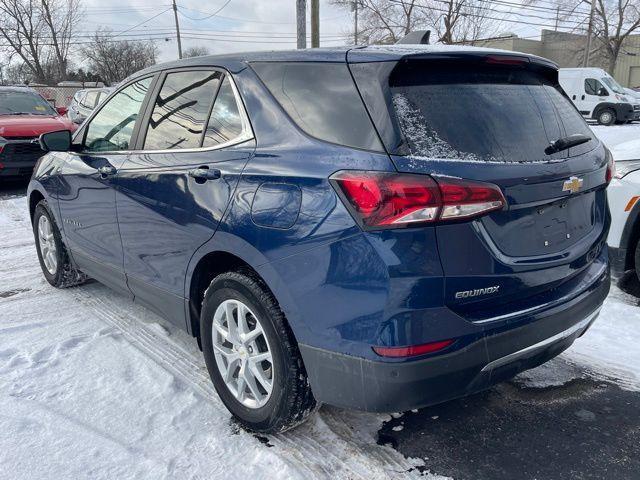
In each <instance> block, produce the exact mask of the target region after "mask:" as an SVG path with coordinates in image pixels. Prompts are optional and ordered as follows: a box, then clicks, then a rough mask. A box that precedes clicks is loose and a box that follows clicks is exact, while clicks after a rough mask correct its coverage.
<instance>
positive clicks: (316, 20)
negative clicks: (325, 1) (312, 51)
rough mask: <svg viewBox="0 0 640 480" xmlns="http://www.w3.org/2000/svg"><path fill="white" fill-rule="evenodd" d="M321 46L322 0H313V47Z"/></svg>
mask: <svg viewBox="0 0 640 480" xmlns="http://www.w3.org/2000/svg"><path fill="white" fill-rule="evenodd" d="M318 47H320V0H311V48H318Z"/></svg>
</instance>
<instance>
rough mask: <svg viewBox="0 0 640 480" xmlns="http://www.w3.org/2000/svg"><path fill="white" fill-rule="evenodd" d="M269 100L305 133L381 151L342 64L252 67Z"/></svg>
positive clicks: (258, 64)
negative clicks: (280, 108)
mask: <svg viewBox="0 0 640 480" xmlns="http://www.w3.org/2000/svg"><path fill="white" fill-rule="evenodd" d="M251 66H252V67H253V69H254V70H255V71H256V72H257V73H258V76H259V77H260V79H261V80H262V81H263V82H264V83H265V85H266V86H267V88H268V89H269V90H270V91H271V93H272V94H273V96H274V97H275V98H276V100H278V102H279V103H280V105H281V106H282V108H284V110H285V111H286V112H287V114H288V115H289V116H290V117H291V119H292V120H293V121H294V122H295V123H296V124H297V125H298V126H299V127H300V128H301V129H302V130H304V131H305V132H306V133H308V134H309V135H311V136H313V137H316V138H318V139H320V140H325V141H327V142H331V143H337V144H339V145H346V146H349V147H356V148H362V149H365V150H374V151H382V150H383V148H382V145H381V144H380V140H379V138H378V136H377V133H376V131H375V129H374V127H373V125H372V123H371V121H370V120H369V117H368V115H367V112H366V109H365V107H364V105H363V103H362V100H361V98H360V95H359V94H358V91H357V89H356V86H355V84H354V82H353V79H352V78H351V74H350V73H349V68H348V67H347V65H346V64H343V63H324V62H321V63H302V62H299V63H253V64H252V65H251Z"/></svg>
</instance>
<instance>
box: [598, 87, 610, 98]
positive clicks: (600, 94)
mask: <svg viewBox="0 0 640 480" xmlns="http://www.w3.org/2000/svg"><path fill="white" fill-rule="evenodd" d="M598 96H599V97H607V96H609V92H607V91H606V90H605V89H604V88H601V89H600V90H598Z"/></svg>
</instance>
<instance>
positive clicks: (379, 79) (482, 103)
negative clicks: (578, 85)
mask: <svg viewBox="0 0 640 480" xmlns="http://www.w3.org/2000/svg"><path fill="white" fill-rule="evenodd" d="M349 60H350V68H351V70H352V73H353V75H354V78H355V80H356V83H357V84H358V87H359V88H360V91H361V94H362V96H363V99H364V101H365V104H366V105H367V107H368V109H369V113H370V114H371V117H372V119H373V120H374V122H375V123H376V127H377V129H378V131H379V133H380V136H381V138H382V139H383V141H384V143H385V145H386V148H387V150H388V152H389V154H390V156H391V158H392V160H393V162H394V164H395V166H396V168H397V169H398V171H400V172H405V173H419V174H428V175H432V176H435V177H457V178H462V179H467V180H474V181H481V182H488V183H491V184H494V185H497V186H498V187H499V188H500V189H501V190H502V193H503V194H504V197H505V199H506V201H507V206H506V207H505V208H503V209H502V210H499V211H494V212H492V213H490V214H488V215H485V216H483V217H481V218H478V219H475V220H472V221H466V222H458V223H448V224H442V223H441V224H439V225H437V227H436V235H437V240H438V249H439V253H440V258H441V262H442V267H443V270H444V272H445V276H446V288H445V301H446V303H447V304H448V305H449V307H450V308H452V309H453V310H455V311H457V312H458V313H460V314H462V315H464V316H465V317H466V318H468V319H470V320H472V321H486V320H487V319H491V318H495V317H496V316H498V317H501V316H504V315H503V314H504V313H505V312H507V313H508V312H509V311H511V312H513V311H516V310H523V309H527V308H530V307H532V306H535V304H536V303H538V304H540V303H548V302H552V301H553V300H554V299H555V300H558V299H560V298H561V297H562V296H563V295H566V294H567V293H568V290H570V289H569V285H571V289H573V290H575V288H578V287H576V285H581V282H580V278H581V277H580V275H582V276H588V275H592V274H593V271H594V269H597V268H600V270H603V269H604V266H603V265H597V266H596V267H597V268H596V267H593V265H592V264H593V262H594V261H595V260H596V259H597V258H598V257H599V256H600V253H601V250H602V247H603V245H604V239H605V237H606V231H607V229H608V212H607V207H606V194H605V188H606V185H607V179H606V175H607V158H606V152H605V149H604V147H603V146H602V144H601V143H600V142H599V141H598V140H597V139H596V137H595V136H594V135H593V133H592V132H591V130H590V129H589V127H588V126H587V125H586V123H585V122H584V120H583V119H582V117H581V115H580V114H579V113H578V111H577V110H576V109H575V107H574V106H573V104H572V103H571V102H570V100H569V99H568V98H567V97H566V95H564V93H563V91H562V90H561V88H560V87H559V85H558V74H557V70H556V69H555V67H554V66H553V65H551V64H549V63H548V62H546V61H544V60H542V59H537V58H535V57H527V56H518V55H505V54H495V53H489V54H488V53H485V52H482V51H481V52H477V51H473V50H471V51H470V52H460V51H454V52H453V53H446V52H438V53H432V54H411V55H406V56H404V57H402V58H400V59H398V60H394V61H384V62H371V61H368V62H364V61H362V62H359V61H358V53H357V52H356V53H355V54H350V56H349ZM575 134H581V135H587V136H589V137H590V138H591V139H590V140H588V141H586V142H585V143H582V144H580V145H577V146H574V147H572V148H568V149H564V150H561V151H557V152H548V153H545V149H546V148H547V147H549V145H550V144H551V143H552V142H554V141H556V140H558V139H561V138H565V137H567V136H570V135H575ZM601 263H602V262H601ZM590 266H591V267H593V268H592V269H591V270H590V271H587V270H588V269H589V267H590ZM563 285H564V287H563ZM496 287H497V288H496ZM496 299H499V300H500V301H498V302H497V301H496Z"/></svg>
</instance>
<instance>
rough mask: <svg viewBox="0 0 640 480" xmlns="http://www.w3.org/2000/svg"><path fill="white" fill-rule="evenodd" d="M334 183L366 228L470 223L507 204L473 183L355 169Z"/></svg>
mask: <svg viewBox="0 0 640 480" xmlns="http://www.w3.org/2000/svg"><path fill="white" fill-rule="evenodd" d="M330 180H331V182H332V184H333V185H335V186H336V187H337V188H336V190H337V191H338V193H339V194H340V196H341V198H342V199H343V201H344V202H345V204H346V205H347V207H348V208H349V210H350V211H351V213H352V214H353V216H354V217H355V219H356V220H357V221H358V223H359V224H360V225H361V226H362V227H363V228H366V229H371V228H401V227H408V226H412V225H416V224H421V223H432V222H436V221H452V220H461V219H470V218H475V217H478V216H480V215H484V214H486V213H488V212H490V211H493V210H499V209H501V208H503V207H504V206H505V205H506V201H505V199H504V196H503V195H502V192H501V191H500V189H499V188H498V187H497V186H495V185H492V184H490V183H482V182H475V181H470V180H460V179H454V178H448V177H430V176H428V175H415V174H404V173H387V172H356V171H341V172H338V173H336V174H334V175H332V176H331V179H330Z"/></svg>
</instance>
